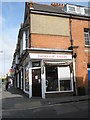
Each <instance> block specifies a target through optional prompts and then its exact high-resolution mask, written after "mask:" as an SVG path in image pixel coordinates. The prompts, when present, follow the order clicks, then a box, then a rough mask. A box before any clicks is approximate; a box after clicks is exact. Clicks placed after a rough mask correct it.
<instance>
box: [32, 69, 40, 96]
mask: <svg viewBox="0 0 90 120" xmlns="http://www.w3.org/2000/svg"><path fill="white" fill-rule="evenodd" d="M32 96H35V97H41V69H32Z"/></svg>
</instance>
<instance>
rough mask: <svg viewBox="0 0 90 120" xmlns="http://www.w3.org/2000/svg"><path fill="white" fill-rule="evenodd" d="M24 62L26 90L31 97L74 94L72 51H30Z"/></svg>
mask: <svg viewBox="0 0 90 120" xmlns="http://www.w3.org/2000/svg"><path fill="white" fill-rule="evenodd" d="M25 61H26V62H25V63H26V64H25V63H24V65H25V66H24V84H25V92H26V93H27V94H29V97H30V98H31V97H42V98H46V97H56V96H61V95H66V94H73V91H74V88H73V61H72V54H71V52H65V51H64V52H35V51H34V52H29V54H28V60H25Z"/></svg>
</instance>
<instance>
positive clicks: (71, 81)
mask: <svg viewBox="0 0 90 120" xmlns="http://www.w3.org/2000/svg"><path fill="white" fill-rule="evenodd" d="M58 68H59V67H57V74H58V81H57V82H58V91H46V86H47V85H46V69H45V93H62V92H73V79H72V73H70V83H71V90H67V91H61V90H60V78H59V70H58Z"/></svg>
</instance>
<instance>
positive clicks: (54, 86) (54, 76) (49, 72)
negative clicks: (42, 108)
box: [46, 66, 58, 91]
mask: <svg viewBox="0 0 90 120" xmlns="http://www.w3.org/2000/svg"><path fill="white" fill-rule="evenodd" d="M46 91H58V72H57V67H56V66H46Z"/></svg>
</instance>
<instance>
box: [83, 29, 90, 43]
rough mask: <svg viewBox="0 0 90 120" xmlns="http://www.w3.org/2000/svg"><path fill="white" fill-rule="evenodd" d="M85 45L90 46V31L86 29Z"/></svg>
mask: <svg viewBox="0 0 90 120" xmlns="http://www.w3.org/2000/svg"><path fill="white" fill-rule="evenodd" d="M84 37H85V45H90V30H89V29H86V28H85V29H84Z"/></svg>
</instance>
